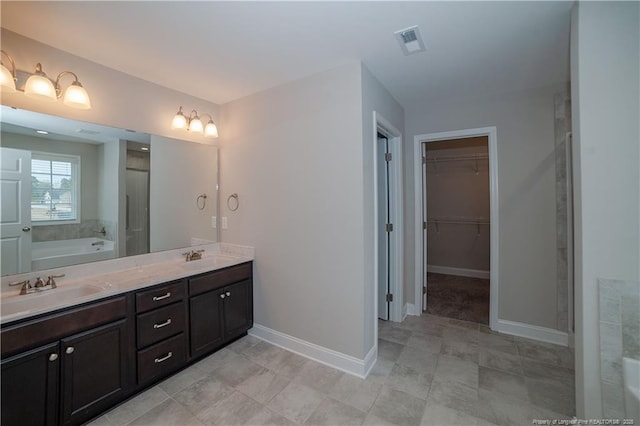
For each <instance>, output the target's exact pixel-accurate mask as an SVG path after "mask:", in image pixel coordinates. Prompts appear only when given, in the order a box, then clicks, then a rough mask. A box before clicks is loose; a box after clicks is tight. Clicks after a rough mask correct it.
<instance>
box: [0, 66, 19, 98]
mask: <svg viewBox="0 0 640 426" xmlns="http://www.w3.org/2000/svg"><path fill="white" fill-rule="evenodd" d="M0 87H2V91H3V92H5V93H13V92H15V91H16V81H15V80H14V79H13V75H12V74H11V71H9V70H8V69H7V67H5V66H4V65H2V66H1V67H0Z"/></svg>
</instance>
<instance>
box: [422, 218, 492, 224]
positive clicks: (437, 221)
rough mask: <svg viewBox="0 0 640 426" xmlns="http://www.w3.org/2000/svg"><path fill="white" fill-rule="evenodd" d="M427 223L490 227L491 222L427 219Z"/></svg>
mask: <svg viewBox="0 0 640 426" xmlns="http://www.w3.org/2000/svg"><path fill="white" fill-rule="evenodd" d="M427 223H455V224H457V223H460V224H468V225H491V222H489V221H485V220H472V219H465V220H455V219H427Z"/></svg>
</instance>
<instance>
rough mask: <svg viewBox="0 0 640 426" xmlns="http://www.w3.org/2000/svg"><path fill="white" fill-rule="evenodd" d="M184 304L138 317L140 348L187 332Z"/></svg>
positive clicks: (170, 306)
mask: <svg viewBox="0 0 640 426" xmlns="http://www.w3.org/2000/svg"><path fill="white" fill-rule="evenodd" d="M185 314H186V313H185V307H184V303H182V302H179V303H174V304H173V305H169V306H165V307H163V308H159V309H156V310H153V311H151V312H147V313H144V314H141V315H138V321H137V327H138V348H144V347H145V346H149V345H151V344H153V343H156V342H159V341H160V340H163V339H166V338H167V337H169V336H173V335H174V334H178V333H181V332H183V331H185V329H184V325H185Z"/></svg>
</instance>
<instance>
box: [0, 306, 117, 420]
mask: <svg viewBox="0 0 640 426" xmlns="http://www.w3.org/2000/svg"><path fill="white" fill-rule="evenodd" d="M126 306H127V303H126V298H125V297H124V296H123V297H119V298H115V299H111V300H107V301H101V302H97V303H95V304H90V305H86V306H82V307H79V308H73V309H70V310H68V311H63V312H61V313H58V314H53V315H51V316H48V317H41V318H38V319H35V320H30V321H27V322H25V323H24V324H19V325H16V326H10V327H7V328H4V329H3V330H2V333H1V334H0V336H1V337H2V352H3V360H2V395H1V399H2V425H3V426H4V425H7V426H8V425H25V424H33V425H56V424H63V425H67V424H80V423H82V422H85V421H87V420H89V419H91V418H92V417H94V416H96V415H97V414H99V413H101V412H102V411H104V410H105V409H107V408H109V407H111V406H112V405H113V404H115V403H117V402H119V401H120V400H121V399H122V398H123V397H124V396H125V395H126V393H127V391H128V389H129V385H130V380H128V377H127V373H128V371H129V370H128V366H127V333H128V329H127V320H126ZM83 320H84V321H83ZM105 322H106V324H105ZM71 333H72V334H71ZM18 340H23V341H25V342H27V343H26V344H28V343H35V344H39V343H43V345H42V346H39V347H36V348H35V349H28V350H27V351H26V352H21V353H18V354H16V355H13V356H9V357H5V354H7V353H9V352H10V351H12V350H14V349H15V348H16V346H15V345H16V343H15V342H16V341H18ZM47 342H48V343H47ZM45 343H46V344H45ZM27 347H28V346H27Z"/></svg>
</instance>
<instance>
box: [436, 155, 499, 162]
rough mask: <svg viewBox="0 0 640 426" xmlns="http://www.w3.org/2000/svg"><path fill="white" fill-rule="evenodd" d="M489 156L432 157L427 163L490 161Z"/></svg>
mask: <svg viewBox="0 0 640 426" xmlns="http://www.w3.org/2000/svg"><path fill="white" fill-rule="evenodd" d="M488 159H489V156H488V155H469V156H464V157H463V156H459V157H432V158H428V157H427V158H426V161H428V162H432V163H440V162H445V161H469V160H488Z"/></svg>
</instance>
